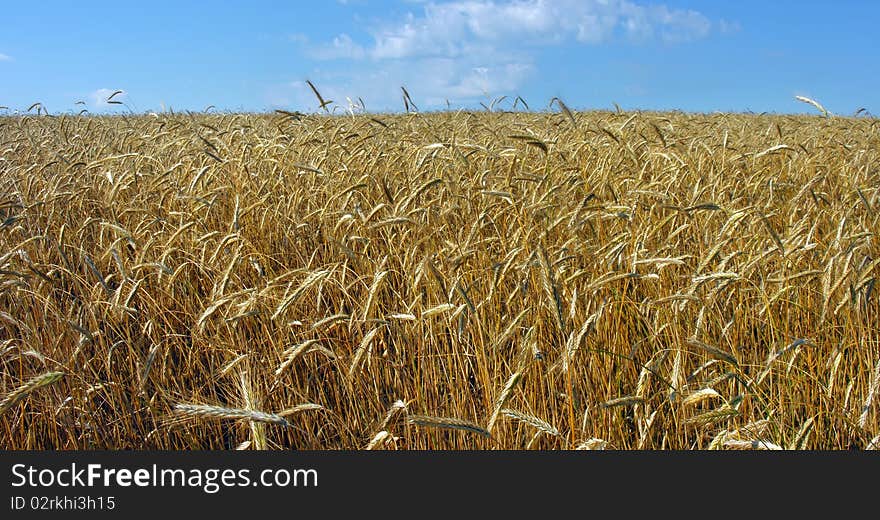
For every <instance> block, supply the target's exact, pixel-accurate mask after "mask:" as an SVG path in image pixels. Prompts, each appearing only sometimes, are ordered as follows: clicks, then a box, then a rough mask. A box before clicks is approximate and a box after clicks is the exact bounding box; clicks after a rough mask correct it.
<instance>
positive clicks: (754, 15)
mask: <svg viewBox="0 0 880 520" xmlns="http://www.w3.org/2000/svg"><path fill="white" fill-rule="evenodd" d="M0 16H2V21H0V24H2V25H0V26H2V30H0V105H2V106H7V107H9V109H8V110H0V113H4V112H12V111H15V110H20V111H24V110H26V109H27V108H28V107H29V106H30V105H31V104H32V103H35V102H41V103H42V104H43V105H44V106H45V107H46V108H47V109H48V110H49V111H50V112H52V113H61V112H79V111H80V110H81V109H83V108H86V109H88V110H89V111H91V112H107V111H109V112H120V111H128V110H133V111H135V112H146V111H159V110H162V109H163V108H164V109H168V108H173V109H174V110H204V109H205V108H206V107H208V106H209V105H214V106H215V107H216V108H217V109H219V110H247V111H266V110H273V109H276V108H281V109H286V110H301V111H306V112H312V111H316V110H318V102H317V100H316V98H315V96H314V95H313V94H312V92H311V91H310V90H309V88H308V86H307V85H306V83H305V80H307V79H308V80H311V81H312V82H313V83H314V84H315V85H316V86H317V87H318V89H319V90H320V92H321V94H322V95H323V97H324V98H325V99H331V100H333V101H334V103H333V105H331V108H332V107H335V110H336V111H337V112H340V113H344V112H346V111H348V110H356V109H357V108H356V107H355V108H352V104H356V103H359V100H358V98H360V99H362V100H363V102H364V105H365V107H366V109H367V110H368V111H371V112H379V111H391V110H393V111H399V110H402V109H403V102H402V99H401V90H400V87H401V86H405V87H406V88H407V90H408V92H409V93H410V94H411V96H412V99H413V101H414V102H415V103H416V105H417V106H418V107H419V109H421V110H433V109H443V108H446V107H447V106H449V107H451V108H453V109H457V108H479V107H480V105H479V103H480V102H483V103H485V104H487V105H488V104H490V103H491V101H492V100H494V99H497V98H499V97H500V96H507V98H506V99H503V100H501V101H499V102H498V103H497V104H496V106H497V107H501V108H509V107H510V104H511V103H512V101H513V99H514V98H515V97H516V96H521V97H522V98H523V99H525V100H526V102H527V103H528V104H529V106H530V108H532V109H545V108H547V105H548V102H549V101H550V100H551V99H552V98H553V97H559V98H561V99H562V100H564V101H565V102H566V104H568V105H569V106H570V107H572V108H576V109H585V110H587V109H609V108H613V103H617V104H618V105H620V106H621V107H622V108H624V109H645V110H649V109H657V110H664V109H679V110H686V111H699V112H714V111H737V112H744V111H753V112H765V111H767V112H780V113H800V112H814V111H813V109H812V108H811V107H810V106H808V105H805V104H803V103H800V102H798V101H796V100H795V99H794V96H796V95H801V96H807V97H811V98H814V99H816V100H818V101H819V102H821V103H822V104H823V105H825V107H826V108H828V109H829V110H830V111H832V112H834V113H837V114H841V115H849V114H852V113H853V112H855V111H856V110H858V109H859V108H862V107H864V108H866V109H867V110H869V111H871V112H872V113H880V67H877V63H878V62H877V56H878V55H880V52H878V51H880V37H878V35H877V31H878V26H877V21H878V20H880V2H876V1H872V0H865V1H854V0H851V1H846V0H843V1H835V2H832V1H826V2H810V1H806V0H805V1H797V2H795V1H786V0H779V1H777V0H765V1H760V2H757V1H751V0H743V1H723V2H720V1H719V2H716V1H713V2H698V1H686V0H666V1H656V2H655V1H653V0H461V1H452V2H441V1H435V2H419V1H412V0H408V1H368V0H347V1H335V2H334V1H326V2H314V1H313V2H293V1H290V2H281V1H278V2H269V1H249V2H244V1H242V2H195V1H193V2H188V1H183V0H177V1H174V2H166V1H152V2H149V3H147V2H88V1H83V2H67V1H65V2H50V1H47V2H39V3H29V2H8V3H6V4H5V5H4V7H3V10H2V15H0ZM116 90H123V91H124V92H123V93H122V94H117V96H116V97H114V98H113V99H114V100H119V101H122V102H123V103H124V104H123V105H116V104H107V103H106V98H107V97H108V96H109V95H110V94H111V93H113V92H114V91H116ZM78 102H79V104H78ZM447 102H448V105H447Z"/></svg>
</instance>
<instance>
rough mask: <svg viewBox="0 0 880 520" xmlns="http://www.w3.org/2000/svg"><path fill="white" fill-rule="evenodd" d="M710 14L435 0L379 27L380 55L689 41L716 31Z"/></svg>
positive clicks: (567, 1) (612, 3) (580, 3)
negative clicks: (438, 0) (618, 37)
mask: <svg viewBox="0 0 880 520" xmlns="http://www.w3.org/2000/svg"><path fill="white" fill-rule="evenodd" d="M711 25H712V24H711V22H710V21H709V19H708V18H706V17H705V16H704V15H702V14H700V13H698V12H696V11H692V10H684V9H670V8H668V7H666V6H664V5H640V4H636V3H634V2H631V1H629V0H518V1H508V2H495V1H493V0H463V1H457V2H451V3H445V4H434V3H430V4H428V5H426V6H425V7H424V13H423V14H422V15H421V16H416V15H413V14H409V15H408V16H407V17H406V18H405V19H404V20H403V21H400V22H397V23H386V24H385V25H384V26H382V27H379V28H376V29H374V30H373V31H372V33H373V38H374V44H373V46H372V47H371V48H370V49H369V55H370V56H372V57H373V58H377V59H388V58H406V57H418V56H438V55H439V56H447V57H454V56H460V55H462V54H465V53H467V52H469V51H470V50H471V49H472V48H474V47H501V46H505V45H511V44H514V45H518V46H522V45H525V46H528V45H532V46H537V45H546V44H552V43H560V42H562V41H565V40H574V41H577V42H580V43H584V44H596V43H601V42H604V41H607V40H609V39H610V38H612V37H613V36H614V35H615V32H620V33H622V35H624V36H626V37H628V38H630V39H632V40H637V41H640V40H646V39H652V38H660V39H662V40H663V41H667V42H674V41H685V40H691V39H695V38H701V37H704V36H706V35H707V34H708V33H709V30H710V28H711Z"/></svg>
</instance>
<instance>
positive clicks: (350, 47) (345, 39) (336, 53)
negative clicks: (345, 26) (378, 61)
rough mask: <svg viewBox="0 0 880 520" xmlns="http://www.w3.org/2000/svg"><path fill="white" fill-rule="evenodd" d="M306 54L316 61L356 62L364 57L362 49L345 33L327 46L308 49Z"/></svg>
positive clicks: (364, 53)
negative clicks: (343, 60) (337, 60)
mask: <svg viewBox="0 0 880 520" xmlns="http://www.w3.org/2000/svg"><path fill="white" fill-rule="evenodd" d="M306 52H307V54H308V55H309V56H310V57H312V58H314V59H318V60H335V59H354V60H358V59H361V58H363V57H364V56H365V55H366V52H365V51H364V48H363V47H361V46H360V45H358V44H357V43H355V42H354V41H353V40H352V39H351V36H349V35H347V34H345V33H343V34H340V35H339V36H337V37H335V38H333V41H332V42H331V43H329V44H326V45H318V46H314V47H310V48H308V49H307V50H306Z"/></svg>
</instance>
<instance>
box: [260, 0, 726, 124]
mask: <svg viewBox="0 0 880 520" xmlns="http://www.w3.org/2000/svg"><path fill="white" fill-rule="evenodd" d="M416 9H420V10H421V12H420V13H418V14H413V13H409V14H407V15H406V16H404V17H402V18H399V19H396V20H384V21H382V20H380V21H378V22H374V23H373V24H372V25H367V26H366V27H364V29H365V31H366V32H367V33H368V34H369V35H370V36H371V38H370V39H368V40H367V41H363V42H358V41H355V39H353V38H352V37H351V36H349V35H348V34H339V35H337V36H336V37H335V38H334V39H333V40H332V41H330V42H327V43H324V44H312V43H310V42H308V41H307V40H306V39H304V38H303V39H298V40H297V41H298V43H299V44H300V48H301V51H302V52H303V54H304V55H305V56H306V57H308V58H311V59H313V60H318V61H323V62H327V63H328V64H330V63H332V62H336V61H338V60H344V61H343V62H342V63H336V64H335V65H338V66H336V67H334V66H330V69H332V70H335V71H336V72H335V73H331V72H328V71H326V70H325V71H321V70H316V71H313V73H312V75H311V79H312V81H313V82H314V83H315V84H316V85H317V86H318V87H319V89H321V94H322V96H323V97H324V98H325V99H333V100H334V101H336V102H337V103H339V104H341V105H342V106H343V107H344V106H345V100H346V98H350V99H354V100H357V98H358V96H362V97H363V98H364V100H365V101H366V104H367V108H368V109H370V110H376V109H379V110H384V109H388V108H402V107H403V104H402V102H401V92H400V86H401V85H403V86H405V87H406V88H407V90H408V91H409V92H410V94H411V95H412V96H413V99H414V101H415V102H416V104H417V105H419V107H420V108H439V107H443V106H445V104H446V100H447V99H448V100H449V102H450V103H458V104H471V105H474V104H476V103H475V102H476V101H477V100H485V99H489V98H492V97H495V96H499V95H510V96H513V95H515V94H518V93H519V92H517V90H518V89H520V88H521V87H522V86H523V85H524V83H525V82H526V81H527V80H528V79H529V77H531V76H532V75H533V74H534V72H535V71H536V69H537V67H536V65H535V63H536V61H537V52H538V50H539V49H541V48H548V47H551V46H555V45H561V44H566V43H568V44H575V45H581V46H587V45H597V44H602V43H605V42H609V41H613V40H622V41H629V42H651V41H659V42H663V43H670V44H672V43H677V42H684V41H690V40H695V39H699V38H702V37H705V36H706V35H708V34H709V33H710V32H711V31H712V30H713V27H714V26H713V23H712V22H711V21H710V20H709V19H708V18H707V17H706V16H704V15H703V14H701V13H698V12H696V11H693V10H684V9H674V8H669V7H666V6H665V5H660V4H646V3H644V2H639V3H637V2H636V1H635V0H503V1H502V0H457V1H453V2H448V3H435V2H428V3H425V4H423V5H420V6H418V7H416ZM726 27H727V26H721V28H726ZM303 79H304V78H303ZM267 98H268V99H272V100H275V101H276V102H277V101H280V100H284V101H292V102H293V103H295V104H296V106H298V107H303V108H304V107H312V108H315V107H317V104H318V103H317V100H316V99H315V98H314V94H313V93H312V92H311V90H310V89H309V88H308V86H307V85H306V84H305V83H304V82H298V83H296V84H290V85H286V86H283V87H277V86H276V87H274V88H273V91H272V92H271V93H269V94H268V95H267Z"/></svg>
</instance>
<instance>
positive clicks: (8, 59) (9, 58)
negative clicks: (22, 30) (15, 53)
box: [0, 52, 12, 61]
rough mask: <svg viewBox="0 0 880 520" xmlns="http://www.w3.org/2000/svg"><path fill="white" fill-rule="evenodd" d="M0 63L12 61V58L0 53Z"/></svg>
mask: <svg viewBox="0 0 880 520" xmlns="http://www.w3.org/2000/svg"><path fill="white" fill-rule="evenodd" d="M0 61H12V56H10V55H8V54H3V53H2V52H0Z"/></svg>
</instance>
